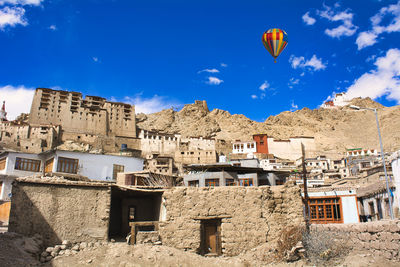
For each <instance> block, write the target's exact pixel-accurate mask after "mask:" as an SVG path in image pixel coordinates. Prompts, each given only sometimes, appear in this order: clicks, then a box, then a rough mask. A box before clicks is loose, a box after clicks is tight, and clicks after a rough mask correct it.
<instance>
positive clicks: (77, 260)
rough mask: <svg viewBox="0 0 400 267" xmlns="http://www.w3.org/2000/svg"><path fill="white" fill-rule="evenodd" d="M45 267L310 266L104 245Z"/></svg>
mask: <svg viewBox="0 0 400 267" xmlns="http://www.w3.org/2000/svg"><path fill="white" fill-rule="evenodd" d="M332 265H336V266H354V267H361V266H376V267H378V266H379V267H381V266H385V267H386V266H388V267H391V266H393V267H394V266H400V263H395V262H390V261H387V260H385V259H382V258H376V257H374V256H373V255H371V254H362V253H351V254H350V255H348V256H347V257H346V258H345V259H344V260H338V261H336V262H335V261H333V262H330V263H329V264H327V266H332ZM45 266H48V267H50V266H54V267H67V266H68V267H69V266H104V267H114V266H116V267H141V266H167V267H172V266H182V267H186V266H187V267H189V266H204V267H206V266H207V267H213V266H230V267H231V266H232V267H242V266H243V267H247V266H282V267H283V266H291V267H300V266H313V265H312V264H310V263H307V262H305V261H304V260H300V261H296V262H293V263H269V264H266V263H263V262H260V261H258V260H257V258H256V256H255V255H254V254H253V255H251V254H250V257H246V256H245V255H241V256H237V257H202V256H200V255H197V254H194V253H190V252H185V251H181V250H177V249H174V248H170V247H165V246H150V245H135V246H130V245H127V244H125V243H108V245H106V246H102V247H99V248H90V249H87V250H84V251H80V252H79V253H78V254H76V255H71V256H58V257H56V258H55V259H53V260H52V261H51V262H48V263H46V265H45Z"/></svg>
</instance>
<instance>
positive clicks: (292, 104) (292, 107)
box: [290, 100, 299, 111]
mask: <svg viewBox="0 0 400 267" xmlns="http://www.w3.org/2000/svg"><path fill="white" fill-rule="evenodd" d="M297 109H299V106H298V105H296V104H295V103H294V101H293V100H292V102H291V103H290V111H295V110H297Z"/></svg>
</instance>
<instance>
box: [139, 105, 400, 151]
mask: <svg viewBox="0 0 400 267" xmlns="http://www.w3.org/2000/svg"><path fill="white" fill-rule="evenodd" d="M349 105H356V106H360V107H366V108H377V110H378V115H379V122H380V125H381V131H382V137H383V143H384V149H385V151H394V150H396V149H400V106H393V107H385V106H383V105H381V104H379V103H377V102H375V101H373V100H372V99H370V98H354V99H353V100H351V101H350V103H349ZM349 105H347V106H344V107H337V108H335V109H325V108H317V109H313V110H311V109H309V108H303V109H300V110H296V111H284V112H281V113H280V114H278V115H273V116H269V117H268V118H267V119H266V120H265V121H264V122H256V121H253V120H251V119H249V118H247V117H246V116H244V115H242V114H230V113H229V112H228V111H225V110H221V109H213V110H212V111H209V110H208V108H207V107H204V106H203V105H199V104H187V105H185V106H184V107H183V108H182V109H181V110H180V111H174V110H172V109H166V110H162V111H160V112H156V113H152V114H143V113H140V114H137V126H138V127H139V128H141V129H144V130H151V131H158V132H161V133H168V134H174V133H178V134H181V135H182V136H187V137H190V136H196V137H199V136H201V137H207V138H217V139H225V140H227V141H233V140H239V139H240V140H250V139H251V137H252V135H253V134H256V133H266V134H268V135H269V136H272V137H274V138H278V139H285V138H289V137H291V136H314V137H315V142H316V147H317V152H320V154H323V153H333V154H343V153H344V151H345V149H346V148H354V147H362V148H366V149H372V148H376V149H378V148H379V141H378V134H377V128H376V122H375V117H374V113H373V112H372V111H368V110H354V109H351V108H350V107H349Z"/></svg>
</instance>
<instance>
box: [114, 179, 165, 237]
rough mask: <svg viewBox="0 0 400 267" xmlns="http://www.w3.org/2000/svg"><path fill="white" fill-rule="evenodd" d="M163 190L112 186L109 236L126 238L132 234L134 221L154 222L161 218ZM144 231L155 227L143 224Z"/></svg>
mask: <svg viewBox="0 0 400 267" xmlns="http://www.w3.org/2000/svg"><path fill="white" fill-rule="evenodd" d="M161 196H162V192H152V191H151V190H149V191H146V190H135V189H126V188H119V187H117V186H115V187H112V188H111V207H110V221H109V233H108V235H109V238H110V239H111V238H113V239H115V240H125V237H126V236H127V235H129V234H130V232H131V227H130V225H129V224H130V223H132V222H154V221H156V222H157V221H158V220H159V216H160V208H161ZM140 230H142V231H153V230H154V227H151V226H142V227H141V229H140Z"/></svg>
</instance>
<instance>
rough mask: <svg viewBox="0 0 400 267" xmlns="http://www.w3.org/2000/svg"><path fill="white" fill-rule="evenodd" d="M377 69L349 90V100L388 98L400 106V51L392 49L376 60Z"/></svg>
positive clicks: (362, 77)
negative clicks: (356, 98) (357, 98)
mask: <svg viewBox="0 0 400 267" xmlns="http://www.w3.org/2000/svg"><path fill="white" fill-rule="evenodd" d="M374 65H375V66H376V68H375V69H373V70H371V71H369V72H367V73H364V74H363V75H361V77H360V78H358V79H357V80H355V81H354V83H353V84H352V85H351V86H350V87H349V88H348V89H347V96H348V97H349V99H351V98H354V97H371V98H372V99H376V98H378V97H382V96H386V98H387V99H389V100H395V101H397V103H398V104H400V78H399V75H400V50H399V49H390V50H388V51H387V53H386V55H385V56H382V57H379V58H377V59H376V61H375V63H374Z"/></svg>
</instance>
